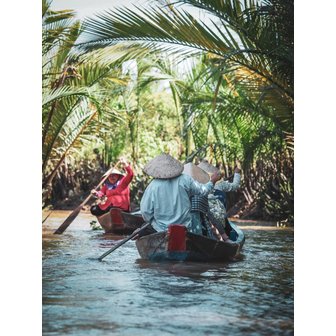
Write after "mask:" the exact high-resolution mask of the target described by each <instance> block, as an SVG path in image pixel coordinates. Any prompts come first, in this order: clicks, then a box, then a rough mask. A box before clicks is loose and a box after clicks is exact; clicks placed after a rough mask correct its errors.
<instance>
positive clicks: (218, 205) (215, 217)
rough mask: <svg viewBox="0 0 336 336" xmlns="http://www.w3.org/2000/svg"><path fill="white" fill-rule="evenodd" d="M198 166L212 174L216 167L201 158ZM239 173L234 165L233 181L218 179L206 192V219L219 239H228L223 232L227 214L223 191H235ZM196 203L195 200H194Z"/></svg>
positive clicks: (238, 183) (238, 182)
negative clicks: (216, 232)
mask: <svg viewBox="0 0 336 336" xmlns="http://www.w3.org/2000/svg"><path fill="white" fill-rule="evenodd" d="M198 167H199V168H201V169H203V170H204V171H206V172H207V173H208V174H213V173H214V172H215V171H216V170H218V168H216V167H214V166H213V165H211V164H209V162H208V161H206V160H203V161H202V162H201V163H200V164H199V165H198ZM240 173H241V170H240V169H239V168H238V167H236V168H235V170H234V176H233V181H232V182H229V181H220V182H217V183H216V184H215V187H214V189H213V190H212V191H211V192H210V193H209V194H208V196H207V198H208V212H207V214H206V217H207V219H209V221H210V225H213V226H214V227H215V228H216V230H217V231H218V233H219V239H220V240H224V241H225V240H228V238H229V237H228V235H227V233H226V232H225V227H226V222H227V214H226V202H225V200H226V198H225V193H226V192H231V191H236V190H237V189H238V188H239V186H240ZM198 202H199V201H198ZM195 203H197V202H195Z"/></svg>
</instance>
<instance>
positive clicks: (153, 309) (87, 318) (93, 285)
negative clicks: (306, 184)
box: [43, 212, 294, 336]
mask: <svg viewBox="0 0 336 336" xmlns="http://www.w3.org/2000/svg"><path fill="white" fill-rule="evenodd" d="M67 214H68V212H54V213H52V214H51V215H50V216H49V217H48V219H47V220H46V222H45V223H44V224H43V335H76V336H81V335H83V336H84V335H90V336H91V335H92V336H98V335H122V336H128V335H130V336H131V335H132V336H134V335H136V336H138V335H144V336H145V335H146V336H148V335H155V336H157V335H160V336H161V335H193V336H197V335H230V336H231V335H233V336H235V335H249V336H250V335H267V336H269V335H293V330H294V307H293V299H294V293H293V292H294V270H293V266H294V259H293V248H294V243H293V240H294V232H293V229H291V228H277V227H271V226H265V223H263V224H262V225H260V224H258V223H255V222H254V223H251V222H248V223H246V222H244V223H240V222H237V224H238V225H239V226H240V227H241V228H242V229H243V231H244V233H245V235H246V241H245V245H244V247H243V250H242V254H241V258H240V260H239V261H236V262H231V263H209V264H205V263H152V262H147V261H144V260H141V259H140V256H139V255H138V252H137V249H136V247H135V243H134V241H128V242H127V243H126V244H124V245H123V246H121V247H120V248H119V249H117V250H115V251H114V252H112V253H111V254H109V255H108V256H107V257H106V258H105V259H104V260H103V261H102V262H99V261H98V260H97V258H98V257H99V256H100V255H102V254H103V253H104V252H106V251H107V250H108V249H109V248H111V247H112V246H113V244H115V243H116V241H117V240H120V239H123V238H124V237H122V236H112V235H104V234H103V231H93V230H91V227H90V225H89V223H90V221H91V220H93V219H94V218H93V217H92V216H91V215H89V214H80V215H79V216H78V217H77V218H76V220H75V221H74V222H73V223H72V224H71V226H70V227H69V228H68V229H67V230H66V231H65V232H64V233H63V234H62V235H54V234H53V231H54V230H55V229H56V228H57V227H58V226H59V225H60V224H61V223H62V222H63V221H64V220H65V218H66V216H67Z"/></svg>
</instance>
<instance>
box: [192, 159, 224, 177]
mask: <svg viewBox="0 0 336 336" xmlns="http://www.w3.org/2000/svg"><path fill="white" fill-rule="evenodd" d="M197 167H199V168H201V169H203V170H204V171H206V172H207V173H208V174H213V173H215V172H217V171H218V170H219V169H218V168H216V167H215V166H213V165H211V164H210V163H209V162H208V161H207V160H202V162H201V163H200V164H198V165H197Z"/></svg>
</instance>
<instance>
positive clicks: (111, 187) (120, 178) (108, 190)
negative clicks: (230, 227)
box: [90, 158, 134, 216]
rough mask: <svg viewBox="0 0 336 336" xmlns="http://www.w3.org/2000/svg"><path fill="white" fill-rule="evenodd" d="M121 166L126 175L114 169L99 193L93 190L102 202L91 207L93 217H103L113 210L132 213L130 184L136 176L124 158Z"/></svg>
mask: <svg viewBox="0 0 336 336" xmlns="http://www.w3.org/2000/svg"><path fill="white" fill-rule="evenodd" d="M120 164H121V165H122V166H123V169H124V170H125V173H123V172H121V171H119V170H118V169H115V168H114V169H113V170H112V171H111V172H110V175H109V177H108V178H107V180H106V181H105V183H104V185H103V186H102V188H101V189H100V190H99V191H97V190H95V189H93V190H91V193H92V194H94V195H95V196H96V197H98V198H99V199H101V200H102V201H101V202H100V203H99V204H96V205H93V206H92V207H91V209H90V211H91V213H92V215H94V216H102V215H103V214H105V213H107V212H109V211H110V209H111V208H120V209H121V210H123V211H127V212H128V211H130V189H129V184H130V183H131V181H132V179H133V176H134V174H133V170H132V168H131V166H130V165H129V164H128V163H127V161H126V160H125V159H124V158H122V159H121V160H120Z"/></svg>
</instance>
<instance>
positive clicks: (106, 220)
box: [97, 208, 144, 234]
mask: <svg viewBox="0 0 336 336" xmlns="http://www.w3.org/2000/svg"><path fill="white" fill-rule="evenodd" d="M97 220H98V222H99V224H100V225H101V227H102V228H103V229H104V231H105V233H115V234H130V233H132V232H133V231H135V230H136V229H138V228H139V227H141V226H142V224H143V223H144V220H143V218H142V216H141V214H139V213H137V214H134V213H129V212H125V211H122V210H121V209H118V208H112V209H111V210H110V211H109V212H108V213H106V214H104V215H102V216H99V217H97Z"/></svg>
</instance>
